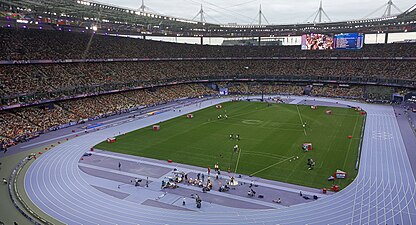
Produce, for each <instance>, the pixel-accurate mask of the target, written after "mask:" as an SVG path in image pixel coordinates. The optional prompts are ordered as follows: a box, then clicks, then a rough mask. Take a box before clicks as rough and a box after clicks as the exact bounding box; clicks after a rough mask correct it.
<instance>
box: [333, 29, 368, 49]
mask: <svg viewBox="0 0 416 225" xmlns="http://www.w3.org/2000/svg"><path fill="white" fill-rule="evenodd" d="M334 39H335V41H334V42H335V49H361V48H362V47H363V43H364V35H363V34H359V33H346V34H336V35H335V38H334Z"/></svg>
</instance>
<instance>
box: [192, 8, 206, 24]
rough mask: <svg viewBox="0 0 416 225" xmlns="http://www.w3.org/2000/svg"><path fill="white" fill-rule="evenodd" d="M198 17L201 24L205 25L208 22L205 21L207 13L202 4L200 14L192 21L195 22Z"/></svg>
mask: <svg viewBox="0 0 416 225" xmlns="http://www.w3.org/2000/svg"><path fill="white" fill-rule="evenodd" d="M198 16H199V17H200V18H199V22H201V23H204V22H206V21H207V20H206V19H205V11H204V7H203V6H202V4H201V9H200V10H199V12H198V14H196V16H194V18H192V20H195V19H196V18H197V17H198Z"/></svg>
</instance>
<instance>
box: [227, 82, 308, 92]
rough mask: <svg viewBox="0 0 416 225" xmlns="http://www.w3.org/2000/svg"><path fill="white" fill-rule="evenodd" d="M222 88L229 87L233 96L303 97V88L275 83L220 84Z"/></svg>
mask: <svg viewBox="0 0 416 225" xmlns="http://www.w3.org/2000/svg"><path fill="white" fill-rule="evenodd" d="M220 85H221V86H222V87H228V91H229V93H231V94H256V95H258V94H287V95H302V94H303V86H298V85H285V84H275V83H258V82H250V83H228V84H220Z"/></svg>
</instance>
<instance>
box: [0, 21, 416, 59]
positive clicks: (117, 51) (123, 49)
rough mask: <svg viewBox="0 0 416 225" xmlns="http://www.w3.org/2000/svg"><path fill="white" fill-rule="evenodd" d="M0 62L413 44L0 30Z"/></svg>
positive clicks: (298, 53)
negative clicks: (246, 42)
mask: <svg viewBox="0 0 416 225" xmlns="http://www.w3.org/2000/svg"><path fill="white" fill-rule="evenodd" d="M0 46H1V49H2V51H1V52H0V60H27V59H37V60H39V59H54V60H61V59H83V58H88V59H104V58H200V57H214V58H218V57H239V58H241V57H277V56H283V57H317V56H318V57H335V56H336V57H414V56H415V55H416V45H415V44H389V45H366V46H364V48H363V49H362V50H360V51H343V50H333V51H302V50H301V49H300V47H299V46H262V47H258V46H257V47H255V46H254V47H249V46H209V45H204V46H202V45H189V44H177V43H165V42H156V41H149V40H142V39H133V38H124V37H117V36H110V35H99V34H94V35H93V34H91V33H89V34H87V33H76V32H68V31H51V30H32V29H14V28H9V29H7V28H0Z"/></svg>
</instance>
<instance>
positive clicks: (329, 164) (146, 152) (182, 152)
mask: <svg viewBox="0 0 416 225" xmlns="http://www.w3.org/2000/svg"><path fill="white" fill-rule="evenodd" d="M222 106H223V107H222V109H216V108H215V107H214V106H212V107H210V108H207V109H203V110H200V111H197V112H195V113H193V114H194V118H193V119H188V118H186V117H185V116H181V117H177V118H175V119H172V120H169V121H166V122H163V123H161V124H160V126H161V129H160V131H158V132H155V131H152V127H146V128H143V129H139V130H136V131H134V132H131V133H128V134H125V135H122V136H119V137H117V142H116V143H112V144H108V143H106V142H102V143H100V144H98V145H97V146H95V148H97V149H103V150H108V151H113V152H119V153H124V154H130V155H137V156H143V157H148V158H155V159H162V160H168V159H171V160H173V161H174V162H178V163H183V164H190V165H195V166H200V167H205V168H207V167H208V166H210V167H211V168H213V167H214V164H215V163H216V162H218V163H219V165H220V168H221V170H223V171H226V170H227V169H228V168H229V167H230V169H231V171H233V172H234V171H235V170H237V173H240V174H246V175H253V176H257V177H261V178H265V179H269V180H277V181H282V182H287V183H293V184H298V185H303V186H309V187H315V188H323V187H330V186H331V185H332V182H329V181H327V178H328V177H329V176H330V175H333V174H334V172H335V171H336V170H337V169H341V170H343V171H346V172H347V173H348V178H347V179H345V180H337V181H336V182H335V184H338V185H340V187H341V188H344V187H346V186H347V185H348V184H349V183H350V182H352V180H353V179H354V178H355V177H356V175H357V171H356V170H355V163H356V159H357V155H358V146H359V137H360V133H361V128H362V125H363V119H364V118H363V116H361V115H359V113H358V112H356V111H354V110H353V109H344V108H334V107H330V108H329V107H318V109H316V110H313V109H311V108H310V106H295V105H285V104H273V105H272V106H268V105H267V103H260V102H228V103H224V104H222ZM327 109H331V110H332V112H333V115H326V114H325V111H326V110H327ZM220 114H222V115H223V116H224V114H227V116H228V118H227V119H225V118H223V119H217V116H218V115H220ZM301 120H302V121H304V122H306V123H307V126H306V129H305V130H304V129H303V127H302V124H301ZM305 131H306V132H305ZM230 134H239V135H240V138H241V139H240V141H237V140H230V138H229V135H230ZM348 135H352V136H353V139H348V138H347V136H348ZM304 142H311V143H313V148H314V149H313V150H312V151H309V152H304V151H303V150H302V149H301V145H302V144H303V143H304ZM236 144H237V145H239V147H240V149H241V150H240V152H239V153H236V154H233V146H234V145H236ZM308 158H312V159H313V160H314V161H315V163H316V165H315V168H314V169H313V170H308V165H307V159H308ZM294 159H295V160H294ZM236 167H237V168H236Z"/></svg>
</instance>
